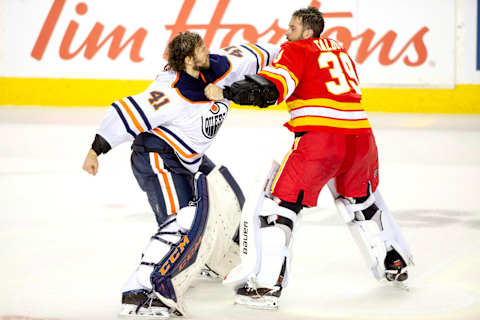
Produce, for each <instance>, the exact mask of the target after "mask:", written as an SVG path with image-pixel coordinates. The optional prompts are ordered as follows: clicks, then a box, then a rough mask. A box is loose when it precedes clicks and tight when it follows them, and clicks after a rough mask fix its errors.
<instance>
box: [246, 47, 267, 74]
mask: <svg viewBox="0 0 480 320" xmlns="http://www.w3.org/2000/svg"><path fill="white" fill-rule="evenodd" d="M247 46H249V47H250V48H252V49H253V50H254V51H255V52H256V53H258V55H259V56H260V58H261V61H262V65H261V66H260V69H262V68H263V66H264V65H265V57H264V55H263V53H262V51H260V50H259V49H257V47H255V46H254V45H252V44H250V43H248V44H247Z"/></svg>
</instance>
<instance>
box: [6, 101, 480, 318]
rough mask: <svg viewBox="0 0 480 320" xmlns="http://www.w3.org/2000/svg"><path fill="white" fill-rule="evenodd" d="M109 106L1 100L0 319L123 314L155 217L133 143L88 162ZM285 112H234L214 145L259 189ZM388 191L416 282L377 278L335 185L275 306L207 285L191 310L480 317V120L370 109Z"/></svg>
mask: <svg viewBox="0 0 480 320" xmlns="http://www.w3.org/2000/svg"><path fill="white" fill-rule="evenodd" d="M104 112H105V109H100V108H78V109H77V108H34V107H2V108H0V318H2V316H25V317H33V318H37V319H38V318H41V319H116V318H117V312H118V309H119V302H120V292H121V287H122V285H123V283H124V281H125V280H126V279H127V277H128V276H129V275H130V273H131V271H133V270H134V269H135V268H136V266H137V263H138V262H139V259H140V254H141V251H142V250H143V248H144V247H145V245H146V244H147V241H148V239H149V237H150V236H151V235H152V234H153V233H154V231H155V220H154V218H153V213H152V212H151V209H150V207H149V206H148V203H147V200H146V197H145V195H144V194H143V193H142V192H141V191H140V189H139V187H138V186H137V183H136V181H135V179H134V177H133V174H132V173H131V169H130V167H129V151H130V150H129V145H122V146H120V147H118V148H117V149H115V150H112V151H111V152H109V153H108V154H107V155H102V156H101V158H100V171H99V174H98V175H97V176H96V177H92V176H89V175H88V174H86V173H85V172H83V171H82V170H81V165H82V162H83V159H84V156H85V154H86V152H87V150H88V149H89V145H90V143H91V141H92V138H93V136H94V133H95V129H96V127H97V125H98V123H99V122H100V120H101V119H102V117H103V114H104ZM287 117H288V115H287V114H286V112H281V111H277V112H275V111H268V110H264V111H260V112H258V111H257V112H254V111H245V110H232V112H231V114H230V115H229V118H228V119H227V121H226V123H225V124H224V125H223V128H222V129H221V130H220V133H219V135H218V137H217V141H216V142H215V143H214V144H213V146H212V148H211V149H210V150H209V151H208V152H207V154H208V156H209V157H210V158H211V159H212V160H214V161H215V162H216V163H223V164H225V165H226V166H228V167H229V169H230V171H231V172H232V173H233V175H234V176H235V177H236V178H237V180H238V181H239V183H240V185H241V186H242V188H243V189H244V192H245V193H246V195H247V196H248V197H253V198H256V195H255V194H254V193H255V191H256V190H257V188H256V184H258V183H259V181H261V180H262V179H263V178H264V176H265V174H266V168H267V167H268V166H269V164H270V162H271V160H272V159H276V160H278V161H281V160H282V157H283V155H284V154H285V153H286V151H287V150H288V149H289V148H290V145H291V143H292V141H293V139H292V136H291V134H290V133H289V132H288V131H287V130H286V129H285V128H283V127H282V123H283V122H284V120H286V119H287ZM370 119H371V122H372V124H373V126H374V130H375V134H376V139H377V144H378V148H379V153H380V179H381V182H380V188H381V190H382V193H383V196H384V198H385V200H386V201H387V204H388V206H389V207H390V209H391V211H392V214H393V216H394V217H395V219H396V220H397V222H398V224H399V225H400V227H401V228H402V230H403V232H404V235H405V237H406V238H407V240H408V241H409V244H410V247H411V249H412V251H413V253H414V256H415V260H416V267H414V268H412V269H411V273H410V279H409V285H410V288H411V290H410V291H409V292H405V291H402V290H399V289H396V288H392V287H389V286H384V285H381V284H379V283H377V282H376V281H375V280H374V278H373V277H372V276H371V275H370V273H369V271H368V270H367V268H366V267H365V264H364V262H363V261H362V258H361V256H360V254H359V253H358V252H357V250H356V246H355V244H354V243H353V241H352V239H351V236H350V234H349V232H348V229H347V228H346V227H345V226H344V225H343V224H342V222H341V218H340V217H339V216H338V215H337V213H336V212H335V208H334V206H333V203H332V201H331V199H330V196H329V194H328V193H323V192H322V194H321V195H320V201H319V206H318V208H313V209H307V210H304V217H303V220H302V225H301V227H300V228H299V230H298V233H297V234H296V237H295V240H294V241H295V242H294V260H293V271H292V274H291V278H290V283H289V286H288V287H287V288H286V289H285V290H284V292H283V294H282V298H281V300H280V309H279V310H278V311H276V312H272V311H259V310H251V309H245V308H243V307H239V306H234V305H232V302H233V292H232V291H231V289H230V288H227V287H223V286H222V285H221V284H219V283H212V282H208V281H198V282H197V283H195V284H194V287H193V288H192V289H191V290H190V292H189V293H188V295H187V308H188V311H189V318H191V319H213V320H215V319H239V320H240V319H241V320H248V319H279V320H283V319H373V320H375V319H389V320H395V319H421V320H424V319H469V320H473V319H480V271H479V270H480V209H479V203H480V201H479V195H480V192H479V191H480V116H460V115H456V116H453V115H413V114H381V113H374V114H371V115H370Z"/></svg>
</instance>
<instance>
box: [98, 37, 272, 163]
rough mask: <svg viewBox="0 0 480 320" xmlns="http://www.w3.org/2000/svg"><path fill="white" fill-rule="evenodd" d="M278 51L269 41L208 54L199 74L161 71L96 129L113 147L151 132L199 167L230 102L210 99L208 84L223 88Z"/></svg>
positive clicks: (113, 109) (259, 67) (256, 69)
mask: <svg viewBox="0 0 480 320" xmlns="http://www.w3.org/2000/svg"><path fill="white" fill-rule="evenodd" d="M278 51H279V47H277V46H274V45H271V44H262V45H258V44H243V45H239V46H230V47H228V48H224V49H220V50H218V51H217V52H215V53H211V54H210V56H209V58H210V68H209V69H208V70H203V71H201V73H200V77H199V78H198V79H196V78H194V77H192V76H190V75H189V74H187V73H185V72H172V71H164V72H161V73H160V74H158V76H157V78H156V79H155V81H153V83H152V84H150V86H149V87H148V88H147V90H145V91H144V92H142V93H140V94H137V95H134V96H129V97H126V98H122V99H120V100H117V101H115V102H114V103H112V105H111V107H110V108H109V110H108V112H107V114H106V116H105V118H104V119H103V121H102V122H101V124H100V127H99V128H98V130H97V133H98V134H99V135H101V136H102V137H103V138H104V139H105V140H106V141H107V142H108V143H109V144H110V146H111V147H112V148H114V147H115V146H117V145H119V144H121V143H124V142H127V141H132V140H134V139H135V137H136V136H137V135H138V134H140V133H142V132H149V133H151V134H154V135H156V136H158V137H159V138H160V139H162V140H164V141H165V142H166V143H167V144H168V145H170V146H171V147H172V148H173V150H175V153H176V155H177V157H178V159H179V160H180V162H181V163H182V164H183V165H184V166H185V167H186V168H187V169H189V170H190V171H191V172H196V171H197V170H198V168H199V166H200V164H201V159H202V156H203V155H204V153H205V151H206V150H207V149H208V148H209V146H210V144H211V143H212V141H213V138H214V137H215V136H216V134H217V132H218V130H219V129H220V127H221V125H222V123H223V121H224V120H225V117H226V116H227V113H228V111H229V107H230V101H228V100H225V99H224V100H220V101H210V100H208V98H207V97H206V96H205V95H204V88H205V87H206V85H207V84H209V83H214V84H216V85H218V86H219V87H221V88H223V87H224V86H227V85H231V84H232V83H233V82H235V81H237V80H242V79H243V78H244V76H245V75H247V74H253V73H258V72H259V71H260V70H262V68H263V67H265V66H266V65H268V64H270V63H271V62H272V60H273V59H274V58H275V57H276V55H277V54H278Z"/></svg>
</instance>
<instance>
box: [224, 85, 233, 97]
mask: <svg viewBox="0 0 480 320" xmlns="http://www.w3.org/2000/svg"><path fill="white" fill-rule="evenodd" d="M223 98H224V99H227V100H233V94H232V89H230V87H229V86H225V88H223Z"/></svg>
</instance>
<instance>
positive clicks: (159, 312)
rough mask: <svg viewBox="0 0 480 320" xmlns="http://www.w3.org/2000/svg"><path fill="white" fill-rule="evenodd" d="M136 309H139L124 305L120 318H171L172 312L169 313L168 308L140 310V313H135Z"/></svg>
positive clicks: (152, 319) (153, 319) (144, 319)
mask: <svg viewBox="0 0 480 320" xmlns="http://www.w3.org/2000/svg"><path fill="white" fill-rule="evenodd" d="M136 309H137V306H136V305H133V304H123V305H122V310H120V312H119V314H118V316H119V317H120V318H130V319H143V320H150V319H151V320H155V319H168V318H170V312H169V311H168V309H167V308H162V307H150V308H140V310H138V313H135V310H136Z"/></svg>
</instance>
